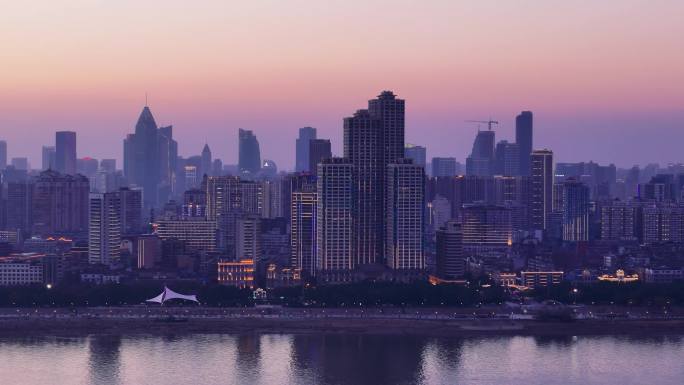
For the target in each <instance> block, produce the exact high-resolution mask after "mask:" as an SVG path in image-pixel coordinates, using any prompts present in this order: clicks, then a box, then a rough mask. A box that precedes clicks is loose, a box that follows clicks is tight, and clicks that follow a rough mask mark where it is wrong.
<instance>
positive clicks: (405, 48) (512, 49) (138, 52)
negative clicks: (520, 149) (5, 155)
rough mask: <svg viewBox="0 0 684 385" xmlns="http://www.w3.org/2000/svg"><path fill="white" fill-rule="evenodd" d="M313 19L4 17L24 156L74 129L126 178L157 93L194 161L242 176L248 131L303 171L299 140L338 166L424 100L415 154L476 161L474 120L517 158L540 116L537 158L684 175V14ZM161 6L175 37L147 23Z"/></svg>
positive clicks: (414, 121) (146, 8) (275, 10)
mask: <svg viewBox="0 0 684 385" xmlns="http://www.w3.org/2000/svg"><path fill="white" fill-rule="evenodd" d="M301 4H302V5H306V6H302V7H289V6H287V5H284V4H282V5H281V4H276V3H272V4H270V5H269V6H268V7H260V6H259V5H253V4H239V5H236V4H230V5H228V4H219V3H211V2H210V3H205V4H204V5H203V6H200V7H196V8H192V9H187V7H181V6H180V4H179V3H174V2H171V3H164V4H161V3H154V2H152V3H148V4H145V5H139V4H135V3H127V2H122V3H119V4H116V5H114V4H90V3H85V2H78V1H74V2H69V3H68V5H67V6H64V5H54V4H42V5H38V6H36V7H35V8H34V9H33V8H32V9H28V8H27V7H25V6H24V5H20V4H15V5H5V6H4V7H5V10H6V12H3V13H2V14H3V16H0V21H1V22H0V25H1V27H0V31H1V32H2V34H1V35H2V36H3V40H2V41H3V43H5V46H6V47H7V48H6V52H10V54H9V55H8V57H7V60H6V61H5V63H4V65H5V68H6V71H4V72H3V74H0V80H1V82H0V84H2V87H1V88H0V127H1V128H2V130H3V138H2V139H4V140H7V142H8V144H9V146H8V151H9V158H12V157H22V156H28V157H29V159H30V161H31V163H32V164H33V165H34V167H35V166H36V165H38V164H39V163H40V151H41V147H42V146H43V145H52V144H53V143H52V137H53V135H54V132H55V131H64V130H68V131H75V132H77V133H78V136H79V140H78V146H79V149H78V157H79V158H81V157H85V156H90V157H97V158H116V159H117V160H118V164H122V158H123V154H122V153H121V150H120V148H118V146H117V147H114V146H109V145H106V143H111V142H112V141H117V142H118V141H120V140H122V138H123V137H124V136H125V134H126V133H128V132H130V127H131V126H133V125H134V123H135V119H136V118H137V114H138V111H139V110H140V108H141V106H142V105H143V104H144V101H145V93H148V95H149V98H148V99H149V105H150V107H151V108H152V109H153V110H154V113H155V117H157V119H159V122H158V123H159V124H160V125H161V126H164V125H169V124H171V125H173V126H174V131H175V133H174V134H175V137H176V139H177V140H178V142H179V143H181V146H179V147H180V148H179V154H180V155H182V156H189V155H194V154H198V153H199V152H200V151H201V149H202V147H203V145H204V144H205V142H209V144H210V146H211V148H212V152H213V155H214V157H217V158H221V159H223V160H224V162H225V163H226V164H236V163H237V152H238V151H237V143H236V141H235V140H234V137H235V131H237V129H238V128H244V129H247V130H252V131H253V132H254V133H255V134H256V135H257V136H258V137H259V140H260V144H261V146H262V149H261V151H262V153H263V155H264V156H265V157H266V159H273V160H275V162H276V163H277V164H278V166H279V168H280V169H292V168H293V167H294V156H293V155H292V154H291V150H290V146H282V144H283V143H292V145H293V146H294V141H295V138H296V136H297V130H298V129H299V128H301V127H305V126H311V127H316V128H317V129H318V134H319V136H320V137H323V138H329V139H330V140H331V143H332V148H333V153H334V154H338V155H339V154H341V152H342V138H341V130H340V128H341V126H342V119H343V117H344V116H346V114H348V111H353V110H354V109H355V108H356V106H358V101H359V100H360V99H361V98H363V97H365V96H366V95H375V94H377V92H378V90H382V89H392V90H393V91H394V92H395V93H396V94H397V95H399V96H400V97H401V98H403V99H405V100H408V101H409V103H408V104H407V106H406V108H407V115H406V142H407V143H416V144H419V145H423V146H425V147H427V150H428V159H430V158H432V157H437V156H439V157H456V158H457V160H459V161H461V162H463V161H464V159H465V157H466V156H467V155H468V154H469V152H470V151H469V150H470V149H469V147H470V144H471V143H472V142H471V141H472V138H473V137H474V135H475V132H476V130H477V125H476V124H472V123H466V122H464V121H465V120H471V119H480V120H483V119H487V118H489V117H491V118H494V119H496V120H499V121H500V122H501V124H500V125H499V126H498V127H497V139H507V140H509V141H511V142H512V141H514V137H515V132H514V131H515V128H514V127H515V125H514V119H515V116H516V114H518V113H519V112H520V111H523V110H531V111H533V112H534V113H535V128H536V132H535V136H536V142H535V148H544V147H546V148H553V149H554V153H555V154H556V158H557V159H558V161H561V162H563V161H565V162H574V161H582V160H594V161H597V162H599V163H604V164H605V163H615V164H616V165H618V166H620V167H629V166H631V165H632V164H640V165H644V164H646V163H649V162H658V163H661V164H665V163H668V162H679V161H681V160H682V159H677V155H676V154H677V150H678V149H677V147H675V146H676V145H675V143H677V142H678V141H679V140H681V139H684V137H683V136H684V134H682V133H681V132H682V130H680V128H681V123H680V122H681V121H682V120H683V118H684V110H683V109H682V100H684V94H683V92H684V91H682V90H684V87H683V85H684V65H682V64H683V63H684V55H683V54H682V51H681V49H679V39H678V38H677V36H681V35H682V32H684V31H682V29H684V27H682V26H681V24H680V23H679V21H678V20H679V18H678V16H677V15H681V14H682V11H684V5H682V4H678V3H674V2H669V3H668V2H663V3H658V4H651V3H647V2H643V1H631V2H604V3H601V4H593V5H592V7H578V6H576V5H573V4H561V3H539V2H524V3H521V4H515V5H513V4H494V3H491V4H490V3H486V4H478V5H464V4H463V3H452V2H448V3H447V2H432V3H430V4H429V5H426V6H424V7H421V8H419V9H416V7H414V6H412V4H409V3H408V2H399V3H397V4H393V7H392V9H391V10H387V9H386V7H384V3H383V2H376V3H372V4H369V5H368V7H369V11H372V10H380V9H382V10H383V12H385V15H386V17H383V18H380V20H376V19H375V18H371V17H369V16H365V15H363V16H360V15H357V14H356V13H354V10H355V9H356V7H357V6H358V4H355V3H353V2H351V3H349V4H345V3H340V4H335V6H334V7H328V6H323V5H320V4H316V3H310V2H301ZM162 6H163V9H164V12H163V14H162V15H161V16H160V17H161V18H162V20H164V21H165V22H166V23H165V27H164V28H162V29H159V28H156V27H153V26H149V25H147V23H144V17H145V15H148V14H159V13H158V12H156V11H157V10H159V9H161V8H162ZM646 10H647V11H648V15H649V16H650V17H648V18H645V17H642V16H643V15H644V14H646V12H645V11H646ZM53 11H65V12H62V13H64V15H63V17H62V18H52V17H49V15H52V14H53V13H54V12H53ZM186 13H187V14H186ZM370 13H372V12H369V14H370ZM414 13H415V17H413V16H414ZM351 15H354V16H355V17H350V16H351ZM484 15H486V16H484ZM242 17H244V19H245V20H249V23H246V22H245V21H244V20H241V18H242ZM350 19H351V20H353V22H352V24H351V25H352V26H353V27H355V28H348V27H346V23H347V21H348V20H350ZM193 20H195V21H193ZM197 20H201V21H202V23H199V22H197ZM301 20H306V21H307V22H306V23H300V21H301ZM65 25H69V26H70V27H69V28H65ZM93 25H97V26H98V28H89V27H91V26H93ZM491 26H495V27H491ZM86 29H87V30H88V31H89V32H88V33H85V30H86ZM124 30H125V31H126V32H122V31H124ZM339 31H347V32H346V33H348V34H351V35H352V36H351V37H352V38H349V37H345V38H342V37H341V36H340V34H341V33H340V32H339ZM125 36H128V37H131V39H128V38H127V39H121V37H125ZM189 36H193V39H199V40H201V41H203V44H199V45H197V44H193V43H192V41H194V40H193V39H190V38H189ZM238 37H239V38H238ZM124 41H125V42H124ZM171 42H173V44H171ZM352 42H357V43H352ZM84 53H86V54H85V55H84ZM343 53H345V55H342V54H343ZM349 57H352V58H354V60H351V59H350V58H349ZM132 58H136V60H132ZM175 58H180V59H182V60H174V59H175ZM650 58H658V60H651V59H650ZM129 62H130V63H131V64H130V65H123V64H126V63H129ZM274 63H276V64H278V65H276V67H275V68H276V70H273V64H274ZM198 69H201V70H198ZM266 111H268V113H266ZM644 132H648V133H649V134H648V135H645V134H644ZM26 135H30V137H31V138H36V142H37V143H33V141H26V140H23V139H24V138H25V137H26ZM444 137H447V138H453V139H451V140H443V138H444ZM615 142H618V143H619V146H615V145H614V144H615ZM606 148H611V151H610V152H608V151H605V149H606Z"/></svg>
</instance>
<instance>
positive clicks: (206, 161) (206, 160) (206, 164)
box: [201, 143, 211, 176]
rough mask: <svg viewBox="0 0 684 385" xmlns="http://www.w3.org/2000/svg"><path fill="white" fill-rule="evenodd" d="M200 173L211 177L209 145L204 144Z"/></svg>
mask: <svg viewBox="0 0 684 385" xmlns="http://www.w3.org/2000/svg"><path fill="white" fill-rule="evenodd" d="M201 171H202V173H201V175H208V176H211V150H210V149H209V144H207V143H204V148H203V149H202V170H201Z"/></svg>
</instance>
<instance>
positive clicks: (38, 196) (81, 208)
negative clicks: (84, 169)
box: [32, 170, 90, 236]
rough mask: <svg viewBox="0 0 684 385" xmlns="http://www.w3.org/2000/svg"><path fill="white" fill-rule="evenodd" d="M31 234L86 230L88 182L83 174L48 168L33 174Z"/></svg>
mask: <svg viewBox="0 0 684 385" xmlns="http://www.w3.org/2000/svg"><path fill="white" fill-rule="evenodd" d="M34 183H35V186H34V189H33V202H32V204H33V208H32V210H33V234H34V235H43V236H55V235H82V234H83V235H84V234H86V233H87V231H88V199H89V196H88V194H89V192H90V183H89V182H88V178H86V177H84V176H82V175H65V174H60V173H58V172H57V171H53V170H48V171H43V172H42V173H40V175H39V176H38V177H36V178H35V181H34Z"/></svg>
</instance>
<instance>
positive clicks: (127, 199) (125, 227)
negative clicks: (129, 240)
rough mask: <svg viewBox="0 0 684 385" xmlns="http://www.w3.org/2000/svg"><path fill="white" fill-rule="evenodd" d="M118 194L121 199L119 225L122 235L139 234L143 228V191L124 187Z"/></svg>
mask: <svg viewBox="0 0 684 385" xmlns="http://www.w3.org/2000/svg"><path fill="white" fill-rule="evenodd" d="M116 194H117V195H118V197H119V208H120V212H119V223H120V225H121V234H139V233H141V232H144V231H145V229H144V228H143V212H142V210H143V203H142V191H141V190H140V189H130V188H128V187H122V188H120V189H119V190H118V191H116Z"/></svg>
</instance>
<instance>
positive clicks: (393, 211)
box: [385, 159, 425, 270]
mask: <svg viewBox="0 0 684 385" xmlns="http://www.w3.org/2000/svg"><path fill="white" fill-rule="evenodd" d="M386 183H387V190H386V191H387V194H386V200H385V204H386V208H385V214H386V216H387V220H386V223H387V226H386V250H387V251H386V252H385V255H386V256H387V265H388V266H389V267H390V268H392V269H398V270H422V269H424V268H425V255H424V245H423V235H424V231H425V223H424V222H425V212H424V210H425V197H424V192H425V171H424V169H423V167H422V166H420V165H417V164H413V161H412V160H411V159H397V160H396V161H395V162H394V163H390V164H389V165H388V166H387V177H386Z"/></svg>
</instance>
